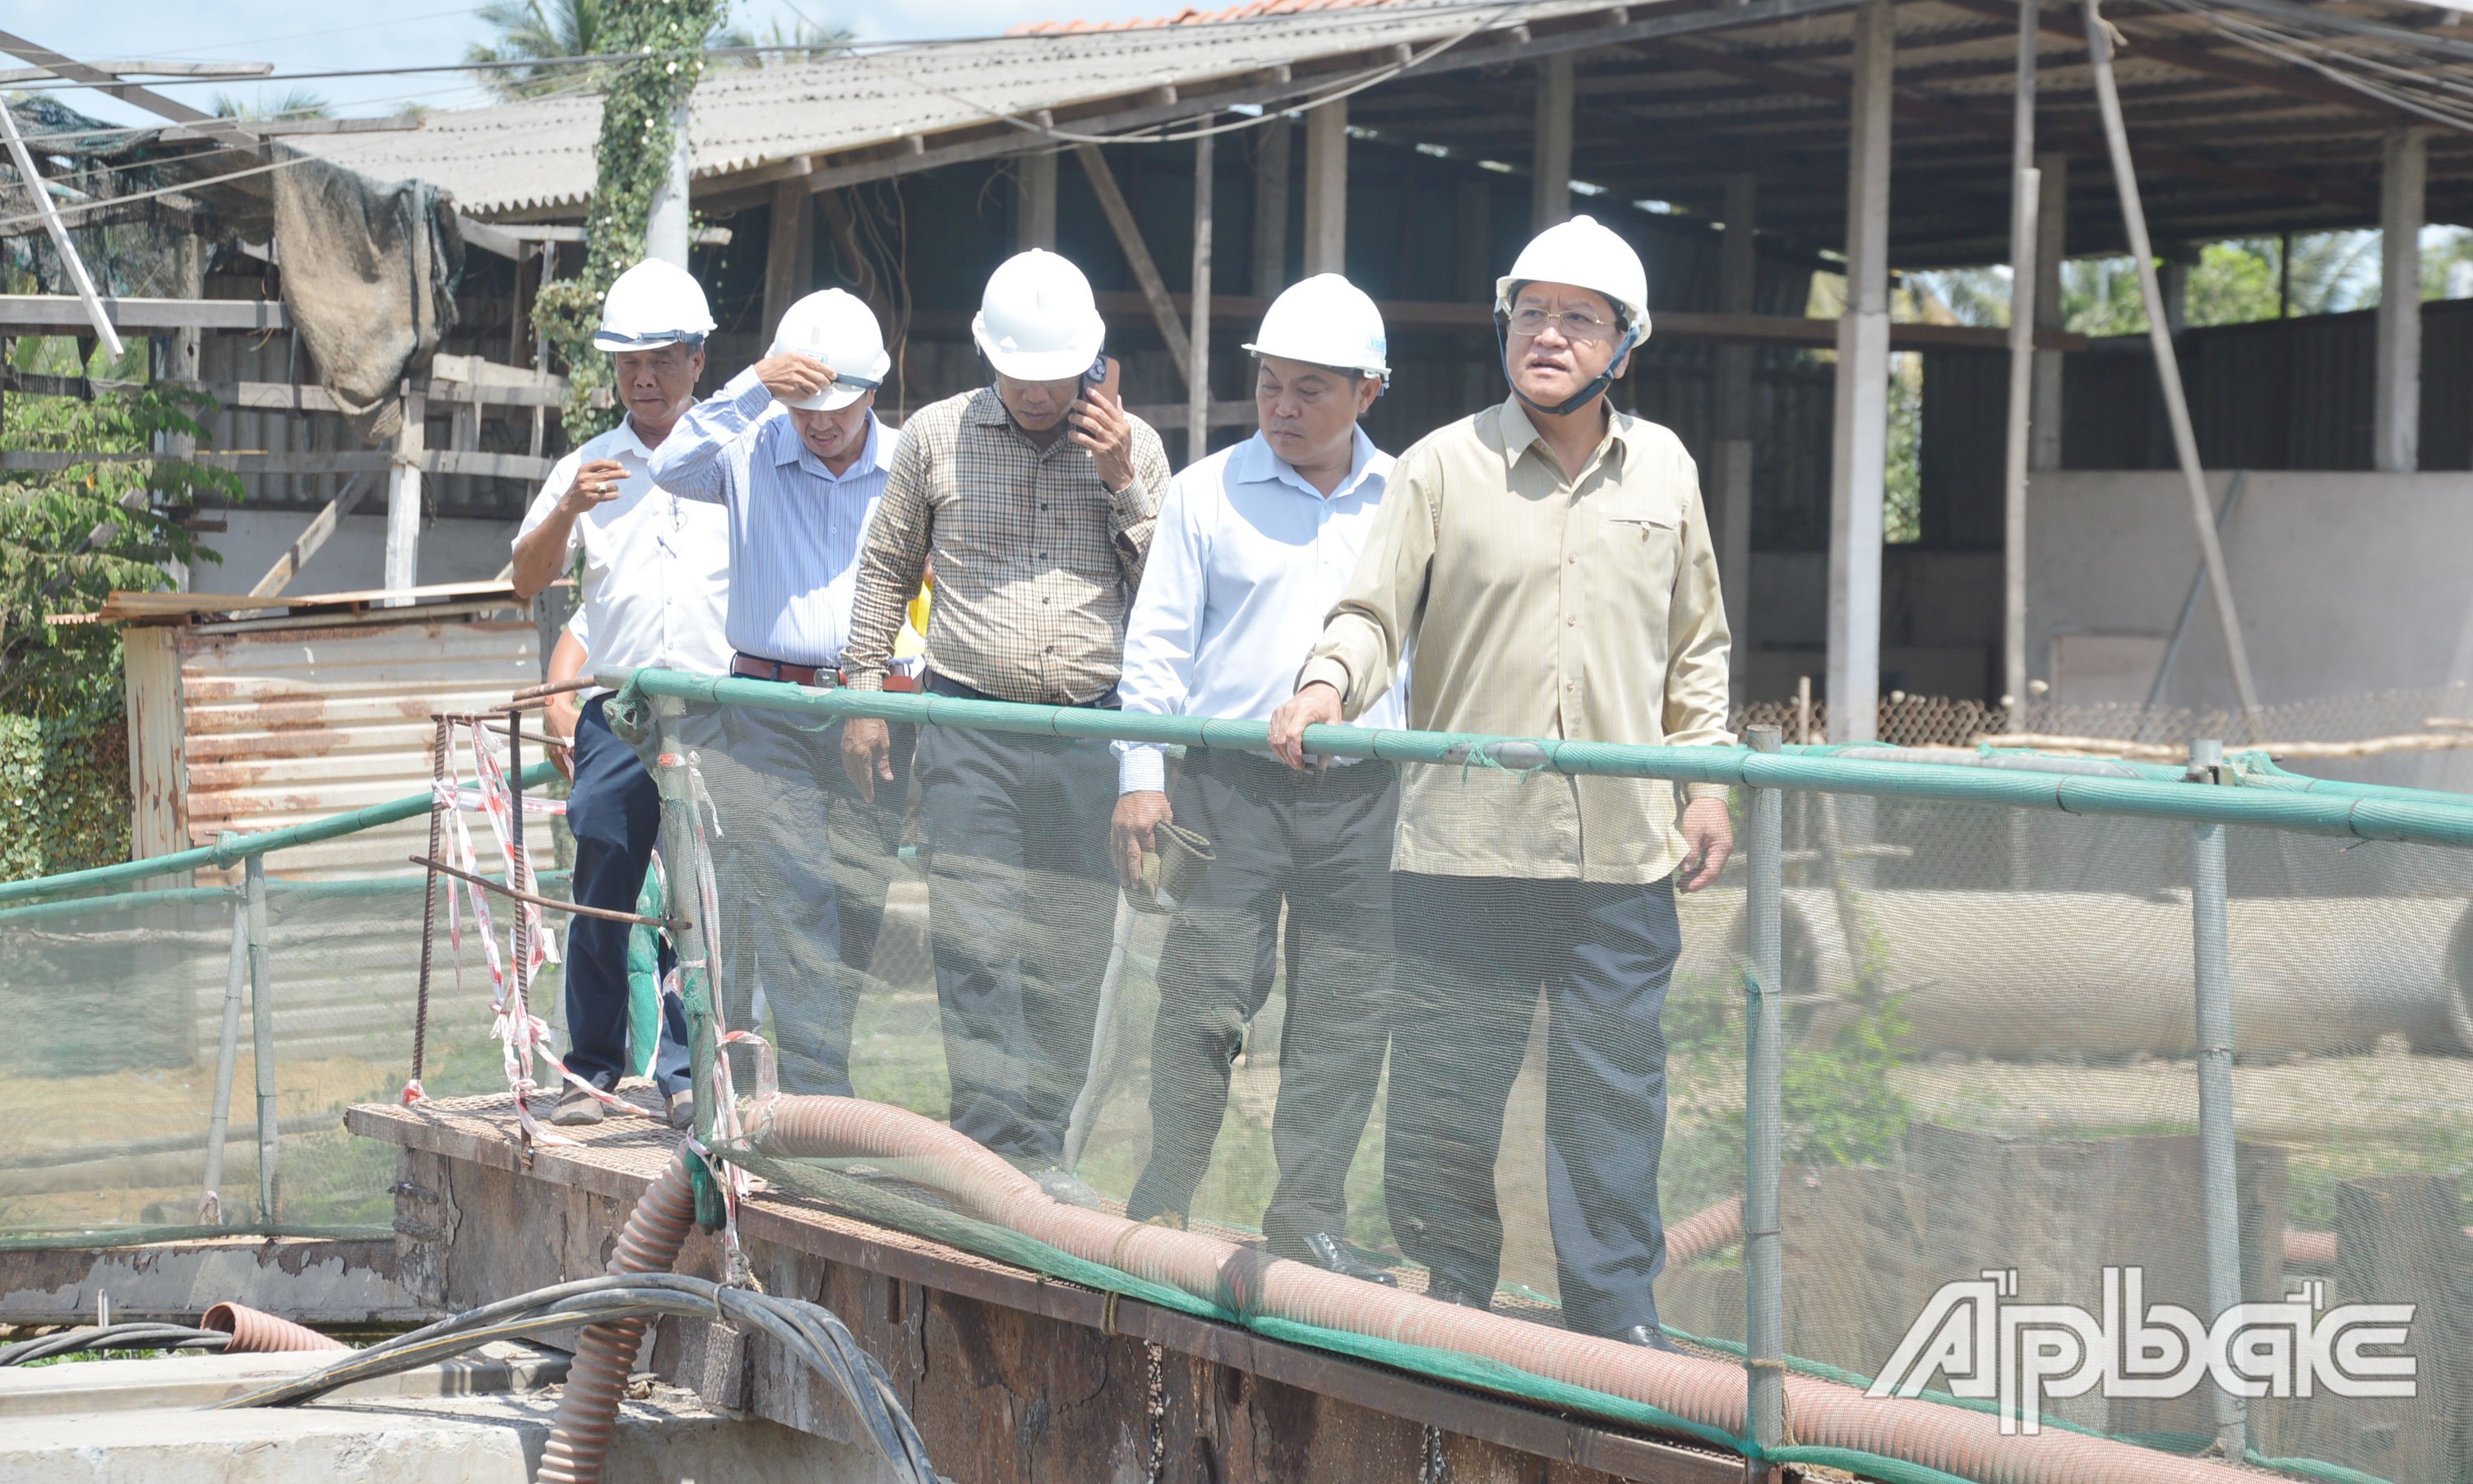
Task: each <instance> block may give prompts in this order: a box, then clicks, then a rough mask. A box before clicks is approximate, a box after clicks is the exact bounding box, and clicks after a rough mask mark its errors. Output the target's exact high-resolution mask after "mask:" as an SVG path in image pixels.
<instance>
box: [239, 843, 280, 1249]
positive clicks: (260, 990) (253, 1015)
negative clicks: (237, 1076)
mask: <svg viewBox="0 0 2473 1484" xmlns="http://www.w3.org/2000/svg"><path fill="white" fill-rule="evenodd" d="M242 870H243V881H244V882H245V885H244V888H243V890H244V891H245V892H246V893H247V897H248V921H249V1021H250V1033H251V1035H250V1046H251V1057H252V1060H253V1061H255V1062H256V1064H257V1067H256V1070H257V1219H258V1221H259V1222H260V1223H261V1224H266V1225H272V1224H273V1223H274V1222H275V1220H276V1214H277V1212H278V1211H280V1209H282V1201H281V1197H282V1192H283V1186H282V1178H281V1174H280V1162H281V1154H282V1151H281V1148H280V1146H279V1143H278V1140H279V1138H280V1137H281V1131H280V1130H279V1129H277V1128H276V1121H277V1120H276V1113H275V987H274V984H273V980H274V977H275V973H274V969H275V966H274V964H273V962H272V960H271V959H270V957H269V955H268V952H267V946H266V856H265V854H264V853H263V852H260V853H258V854H255V855H252V856H251V857H249V859H248V860H247V861H246V862H244V863H243V867H242Z"/></svg>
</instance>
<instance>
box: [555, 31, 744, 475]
mask: <svg viewBox="0 0 2473 1484" xmlns="http://www.w3.org/2000/svg"><path fill="white" fill-rule="evenodd" d="M728 3H729V0H601V17H602V22H603V24H604V26H605V27H606V28H607V33H606V34H607V36H608V41H607V43H606V44H607V45H608V46H609V48H610V50H612V51H613V52H637V51H641V52H649V53H651V54H652V55H650V56H648V57H645V58H643V59H641V60H636V61H629V62H622V63H620V64H619V65H618V66H617V67H616V68H615V69H614V70H613V71H612V73H611V75H610V78H609V85H608V89H607V91H606V92H605V93H604V94H603V97H602V102H601V139H600V142H599V143H598V144H596V145H595V146H594V147H593V157H594V160H595V162H596V163H597V165H598V166H599V179H598V180H596V182H595V183H594V186H593V190H592V209H591V212H590V213H589V214H588V216H587V217H586V218H585V222H584V241H585V258H584V273H583V275H581V276H579V277H575V278H568V279H564V280H562V281H560V282H557V283H553V284H551V285H549V286H548V287H547V288H545V289H543V290H541V294H540V300H539V301H538V302H537V303H536V304H535V305H534V308H533V323H534V325H535V327H537V328H538V329H539V330H540V332H541V333H542V334H543V335H544V336H546V337H547V338H548V340H549V343H550V345H551V347H553V348H554V349H555V350H556V352H557V353H558V355H559V356H560V358H561V359H563V360H564V362H565V366H566V376H567V391H566V407H565V410H564V421H565V426H566V437H567V442H568V443H582V442H583V441H584V440H585V439H588V438H589V437H591V436H592V435H594V434H596V433H599V432H602V431H604V430H606V429H608V428H609V427H611V426H612V425H613V424H614V423H615V422H616V421H617V412H616V410H615V409H614V408H613V407H612V406H611V405H609V401H610V399H609V398H608V397H607V396H606V395H598V394H603V393H606V392H607V391H608V390H609V388H610V362H609V360H608V358H607V357H604V356H602V355H599V354H596V353H595V352H594V351H593V349H592V331H593V329H594V327H595V326H597V325H598V324H599V323H600V321H601V299H602V296H603V295H605V294H607V293H609V292H610V285H611V284H612V283H613V282H615V281H616V280H617V277H618V275H620V274H622V273H625V272H626V271H627V270H628V269H629V268H632V267H634V266H635V265H636V263H637V262H639V261H641V260H642V258H643V256H644V228H645V225H646V223H647V221H648V220H649V219H650V217H651V215H652V209H653V193H654V192H655V191H657V190H659V189H660V184H661V179H662V177H663V176H664V175H666V174H667V173H668V171H669V160H670V150H671V141H672V136H671V132H670V130H671V124H670V120H671V117H672V115H673V114H674V113H675V112H676V110H677V108H678V106H679V105H680V104H681V103H683V102H684V101H685V100H686V97H687V95H688V94H689V93H691V92H693V91H694V90H695V85H696V81H697V80H698V79H699V78H701V77H703V76H704V68H705V56H704V45H705V36H706V35H707V33H708V32H710V31H711V30H712V28H713V26H714V24H715V23H716V22H718V21H719V20H720V18H721V13H722V12H723V11H724V10H725V9H727V7H728Z"/></svg>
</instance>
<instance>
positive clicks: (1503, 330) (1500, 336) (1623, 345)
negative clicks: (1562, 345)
mask: <svg viewBox="0 0 2473 1484" xmlns="http://www.w3.org/2000/svg"><path fill="white" fill-rule="evenodd" d="M1510 320H1511V317H1510V316H1508V315H1506V314H1504V313H1503V312H1502V311H1501V310H1500V309H1498V310H1496V311H1495V312H1494V348H1495V357H1496V359H1498V360H1500V361H1501V363H1502V379H1503V380H1505V381H1509V382H1511V395H1514V396H1516V397H1518V398H1520V400H1521V402H1522V403H1523V404H1524V405H1525V406H1528V407H1531V408H1534V409H1535V410H1536V411H1538V412H1542V413H1544V414H1545V415H1546V416H1548V417H1549V418H1568V417H1570V416H1571V415H1572V414H1573V413H1575V412H1578V411H1579V410H1580V409H1581V408H1583V407H1586V406H1588V405H1589V403H1590V402H1592V401H1594V400H1596V399H1597V398H1598V397H1600V396H1603V395H1606V388H1608V387H1610V386H1613V385H1614V384H1615V372H1616V371H1619V370H1621V367H1622V363H1623V357H1624V356H1627V355H1629V354H1631V351H1632V347H1634V346H1637V345H1639V344H1640V331H1639V330H1637V329H1631V328H1627V329H1625V330H1624V331H1623V337H1622V339H1621V341H1618V342H1617V343H1616V345H1615V353H1614V356H1613V358H1612V359H1610V360H1608V361H1607V362H1606V369H1605V370H1604V371H1599V372H1597V380H1595V381H1592V382H1590V383H1589V384H1588V385H1587V386H1585V387H1582V388H1581V389H1580V390H1579V391H1577V392H1574V393H1573V394H1572V395H1570V396H1567V397H1565V398H1564V399H1563V400H1562V401H1560V402H1557V403H1555V404H1554V405H1553V406H1551V407H1549V406H1547V405H1546V404H1545V403H1544V402H1541V401H1539V400H1537V399H1536V398H1535V397H1533V396H1530V395H1528V394H1527V393H1525V392H1523V391H1521V390H1520V383H1519V382H1517V381H1513V380H1512V377H1511V342H1510V339H1509V336H1508V329H1509V325H1510Z"/></svg>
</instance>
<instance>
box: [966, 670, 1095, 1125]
mask: <svg viewBox="0 0 2473 1484" xmlns="http://www.w3.org/2000/svg"><path fill="white" fill-rule="evenodd" d="M930 683H931V685H932V686H933V687H934V689H935V690H936V692H937V693H938V694H940V695H953V696H960V697H962V698H964V699H984V698H981V697H979V695H978V693H977V692H975V691H972V690H970V689H969V688H968V687H966V686H962V685H958V684H956V683H954V682H950V681H946V680H942V679H938V680H935V681H932V682H930ZM919 789H920V801H921V812H922V819H923V826H924V836H925V843H926V847H927V855H928V871H927V922H928V936H929V941H930V945H931V946H932V947H933V949H934V952H935V958H936V1000H937V1004H938V1007H939V1009H940V1011H941V1013H942V1018H943V1021H944V1031H945V1068H946V1071H947V1073H948V1076H949V1078H950V1079H951V1082H952V1109H951V1120H950V1121H951V1123H952V1125H953V1127H954V1128H956V1129H958V1130H960V1131H961V1132H962V1133H964V1134H967V1135H969V1136H970V1137H972V1138H974V1139H976V1140H978V1141H979V1142H980V1143H982V1144H985V1145H986V1146H987V1147H988V1148H990V1149H993V1150H995V1151H996V1153H998V1154H1000V1155H1004V1156H1006V1157H1007V1158H1010V1159H1013V1160H1016V1161H1020V1162H1023V1163H1052V1162H1055V1161H1058V1160H1060V1159H1062V1158H1063V1154H1064V1148H1065V1125H1066V1121H1067V1119H1068V1117H1070V1115H1071V1113H1072V1111H1073V1100H1074V1098H1075V1096H1076V1095H1077V1094H1079V1093H1080V1091H1081V1089H1082V1083H1083V1079H1084V1076H1085V1075H1086V1074H1087V1072H1088V1071H1089V1069H1090V1061H1091V1039H1092V1031H1093V1030H1094V1029H1095V1027H1096V1024H1097V1020H1098V1012H1099V985H1100V981H1101V979H1102V978H1103V977H1104V975H1105V974H1106V971H1107V964H1108V944H1109V939H1110V937H1111V935H1112V932H1113V929H1114V926H1115V922H1116V871H1115V869H1114V867H1113V866H1112V865H1111V864H1110V862H1109V859H1108V823H1109V819H1110V817H1111V814H1112V812H1113V811H1114V809H1115V807H1116V755H1115V754H1113V753H1112V752H1111V751H1110V750H1109V747H1108V744H1107V743H1105V742H1096V741H1083V740H1075V739H1071V738H1065V737H1043V736H1028V735H1018V734H1013V733H1008V732H1001V731H979V730H972V729H968V728H961V727H929V728H927V729H925V730H924V734H923V735H922V736H921V737H920V739H919Z"/></svg>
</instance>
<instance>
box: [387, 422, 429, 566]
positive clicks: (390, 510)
mask: <svg viewBox="0 0 2473 1484" xmlns="http://www.w3.org/2000/svg"><path fill="white" fill-rule="evenodd" d="M421 385H422V383H420V382H418V381H416V382H414V383H413V384H412V386H413V390H411V391H407V392H406V393H404V395H403V426H402V428H401V429H399V430H398V431H397V432H396V436H395V467H393V468H392V469H390V470H389V471H388V479H387V523H386V582H385V583H384V585H383V586H385V587H386V588H387V589H388V590H389V591H401V590H402V589H404V588H406V587H417V586H420V475H421V468H420V461H421V456H422V455H423V454H424V453H426V452H427V451H428V430H427V428H426V427H425V424H426V423H427V421H428V419H429V396H428V395H427V394H426V393H424V392H422V391H420V387H421ZM409 601H411V600H410V599H397V600H396V603H397V604H399V603H404V602H409ZM390 606H394V605H392V604H391V605H390Z"/></svg>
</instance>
